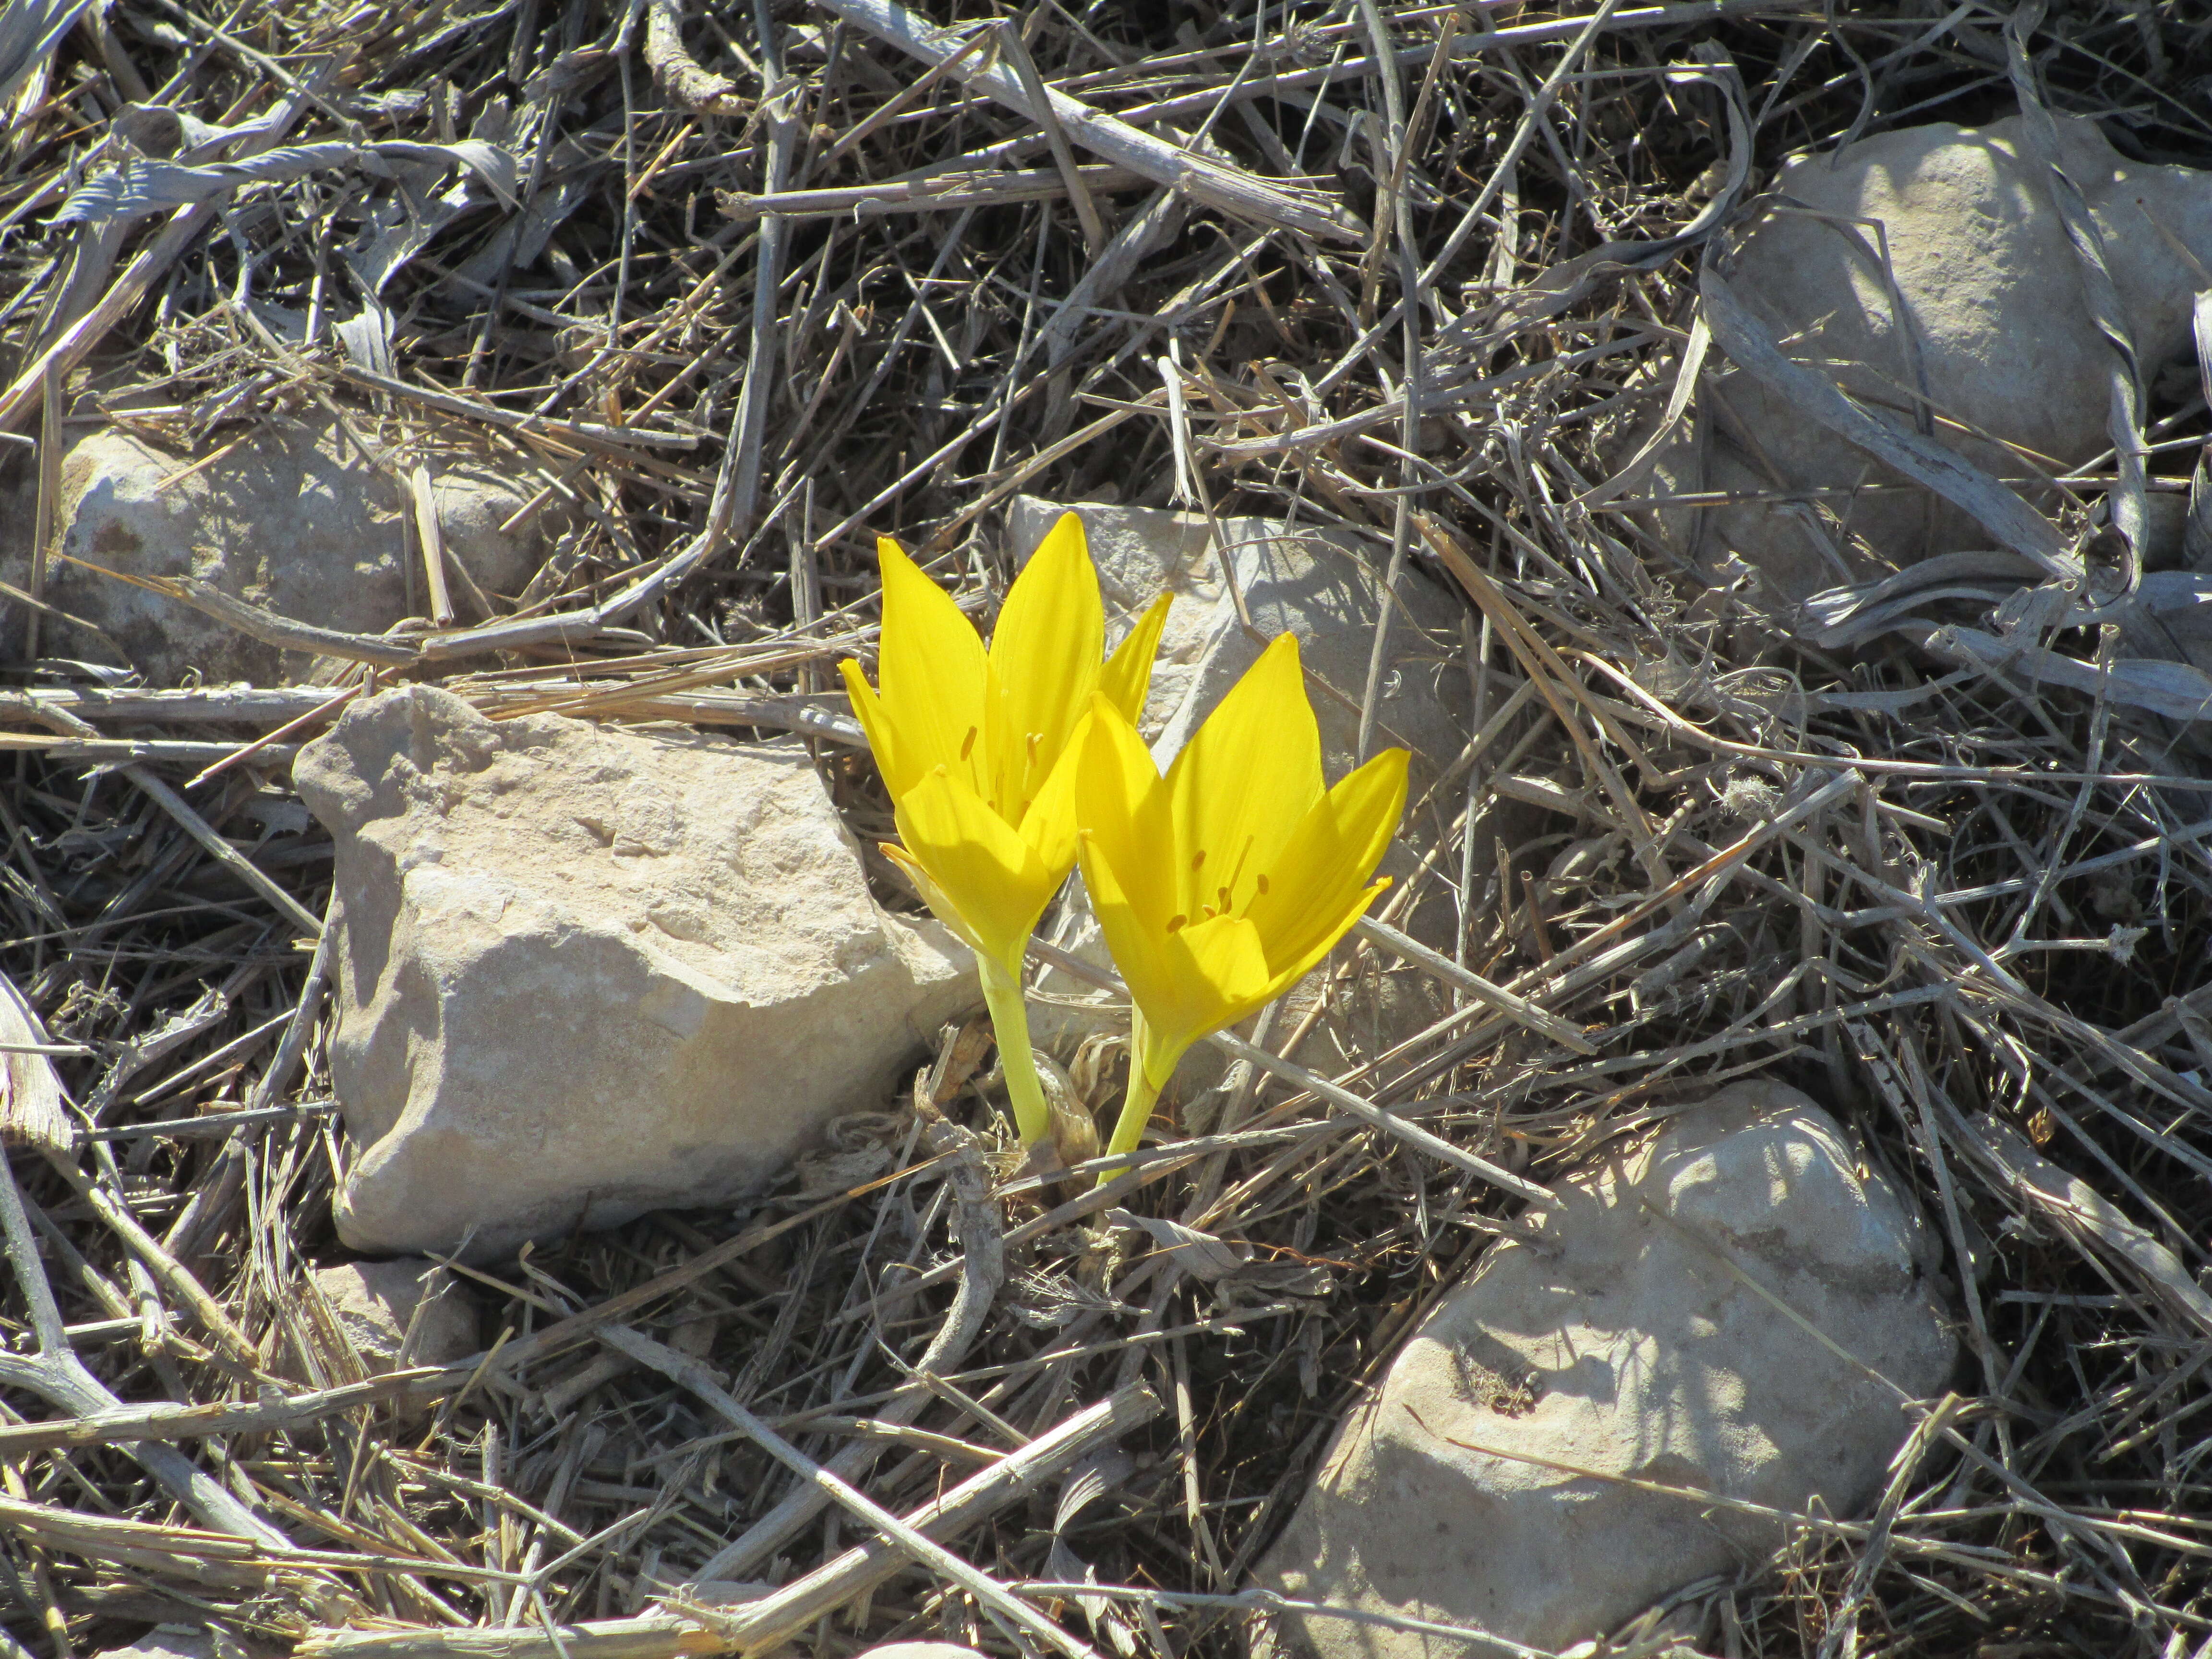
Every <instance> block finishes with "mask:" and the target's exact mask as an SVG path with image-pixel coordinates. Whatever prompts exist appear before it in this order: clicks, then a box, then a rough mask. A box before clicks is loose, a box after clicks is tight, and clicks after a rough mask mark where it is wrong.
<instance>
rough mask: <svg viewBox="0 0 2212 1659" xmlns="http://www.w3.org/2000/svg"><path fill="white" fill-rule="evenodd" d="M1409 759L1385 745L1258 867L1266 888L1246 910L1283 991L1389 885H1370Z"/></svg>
mask: <svg viewBox="0 0 2212 1659" xmlns="http://www.w3.org/2000/svg"><path fill="white" fill-rule="evenodd" d="M1406 765H1407V754H1406V751H1405V750H1402V749H1386V750H1383V752H1382V753H1381V754H1379V755H1377V756H1376V757H1375V758H1374V759H1373V760H1370V761H1369V762H1368V763H1367V764H1366V765H1364V766H1363V767H1361V768H1359V769H1358V770H1357V771H1355V772H1353V773H1352V775H1350V776H1348V777H1346V778H1344V779H1341V780H1340V781H1339V782H1338V783H1337V786H1336V787H1334V789H1332V790H1330V791H1329V792H1328V795H1327V796H1325V797H1324V798H1323V799H1321V800H1318V801H1316V802H1315V803H1314V804H1313V805H1312V807H1311V808H1310V809H1309V810H1308V811H1306V813H1305V814H1304V817H1301V818H1300V819H1299V820H1298V822H1297V824H1296V825H1295V826H1294V827H1293V828H1292V829H1291V835H1290V838H1289V839H1288V840H1287V841H1286V842H1285V843H1284V845H1283V847H1282V849H1281V850H1280V852H1279V853H1278V854H1277V855H1276V857H1275V859H1274V860H1273V862H1272V863H1271V864H1270V865H1269V866H1267V869H1266V870H1264V871H1263V872H1261V874H1263V875H1264V876H1265V877H1266V878H1267V881H1266V890H1265V891H1262V892H1258V893H1255V896H1253V899H1252V901H1251V902H1250V904H1249V906H1247V907H1246V908H1245V910H1244V915H1246V917H1247V918H1249V920H1250V921H1251V922H1252V925H1253V926H1254V927H1255V928H1256V929H1258V931H1259V934H1260V939H1261V945H1262V948H1263V949H1264V950H1265V951H1266V953H1267V964H1268V969H1269V978H1270V981H1272V982H1273V984H1274V985H1275V987H1276V990H1277V992H1278V993H1279V992H1280V990H1282V989H1283V988H1285V987H1288V986H1289V985H1290V984H1291V982H1292V981H1295V980H1297V978H1298V977H1299V976H1301V975H1304V973H1305V972H1306V971H1307V970H1308V969H1310V968H1311V967H1312V966H1313V965H1314V963H1317V962H1319V961H1320V960H1321V959H1322V957H1325V956H1327V955H1328V952H1329V950H1330V948H1331V947H1332V946H1334V945H1335V943H1336V942H1337V940H1338V939H1341V938H1343V937H1344V934H1345V932H1346V929H1348V928H1349V927H1351V926H1352V923H1353V922H1354V921H1357V920H1358V918H1359V916H1360V915H1363V914H1364V912H1365V910H1366V908H1367V907H1368V906H1369V905H1370V903H1372V902H1374V898H1375V895H1376V893H1379V892H1380V891H1382V890H1383V887H1384V886H1387V885H1388V883H1387V882H1383V883H1378V884H1376V885H1374V886H1372V887H1370V886H1368V885H1366V883H1367V878H1368V877H1370V875H1372V874H1373V873H1374V872H1375V866H1376V865H1377V864H1379V863H1380V862H1382V859H1383V854H1384V852H1386V851H1387V850H1388V849H1389V845H1390V837H1391V836H1393V835H1395V833H1396V832H1397V829H1398V819H1399V817H1400V816H1401V814H1402V813H1403V812H1404V811H1405V806H1406Z"/></svg>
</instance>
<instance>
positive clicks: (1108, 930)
mask: <svg viewBox="0 0 2212 1659" xmlns="http://www.w3.org/2000/svg"><path fill="white" fill-rule="evenodd" d="M1075 793H1076V816H1077V819H1078V822H1079V823H1080V824H1081V825H1082V830H1081V834H1080V837H1079V854H1080V856H1081V859H1082V861H1083V880H1084V884H1085V886H1086V887H1088V888H1089V889H1090V891H1091V904H1092V906H1093V907H1094V908H1096V910H1097V915H1098V925H1099V927H1100V929H1101V931H1102V932H1103V933H1104V934H1105V936H1106V944H1107V946H1108V948H1109V949H1110V950H1111V951H1113V953H1114V961H1115V965H1116V966H1117V967H1119V968H1120V969H1121V977H1122V979H1123V981H1125V982H1126V983H1127V985H1128V987H1129V997H1130V1000H1131V1002H1132V1003H1133V1005H1134V1009H1133V1013H1132V1016H1131V1029H1130V1057H1129V1092H1128V1097H1127V1100H1126V1102H1125V1103H1124V1104H1123V1106H1122V1108H1121V1121H1120V1122H1119V1123H1117V1124H1116V1125H1115V1129H1114V1139H1113V1140H1112V1142H1111V1143H1110V1144H1109V1146H1108V1148H1107V1150H1108V1151H1109V1152H1131V1151H1133V1150H1134V1149H1135V1147H1136V1146H1137V1142H1138V1139H1139V1136H1140V1135H1142V1133H1144V1127H1145V1121H1146V1119H1147V1118H1149V1117H1150V1116H1151V1115H1152V1104H1153V1103H1154V1102H1155V1101H1156V1100H1157V1099H1158V1097H1159V1092H1160V1091H1161V1090H1162V1089H1163V1088H1164V1087H1165V1086H1166V1085H1167V1081H1168V1079H1169V1078H1170V1076H1171V1075H1172V1074H1173V1073H1174V1072H1175V1068H1176V1061H1177V1060H1181V1059H1182V1054H1183V1050H1184V1049H1186V1048H1189V1047H1190V1045H1191V1044H1192V1043H1194V1042H1197V1041H1198V1040H1199V1038H1200V1037H1202V1036H1206V1034H1207V1033H1209V1032H1212V1031H1218V1030H1221V1029H1222V1027H1224V1026H1225V1025H1232V1024H1235V1023H1236V1022H1237V1021H1238V1020H1240V1019H1243V1018H1244V1017H1245V1016H1246V1015H1248V1014H1250V1013H1254V1012H1257V1011H1258V1010H1259V1009H1260V1008H1261V1007H1263V1006H1266V1005H1267V1003H1269V1002H1271V1001H1273V1000H1274V999H1275V998H1276V997H1278V996H1280V995H1281V994H1283V992H1284V991H1285V990H1286V989H1288V988H1289V987H1290V986H1291V984H1292V983H1293V982H1295V981H1297V979H1298V978H1299V977H1301V976H1302V975H1304V974H1305V973H1306V972H1307V971H1308V970H1309V969H1311V968H1312V967H1313V966H1314V965H1315V964H1316V963H1318V962H1319V961H1320V960H1321V959H1322V957H1325V956H1327V955H1328V951H1329V949H1330V947H1331V946H1333V945H1334V944H1335V943H1336V942H1337V940H1338V939H1341V938H1343V937H1344V934H1345V932H1346V929H1347V928H1349V927H1351V926H1352V923H1353V922H1354V921H1358V919H1359V917H1360V915H1362V914H1363V913H1364V911H1365V910H1366V908H1367V907H1368V905H1369V904H1370V902H1373V900H1374V897H1375V896H1376V894H1377V893H1379V892H1381V891H1382V890H1383V888H1384V887H1386V886H1388V885H1389V878H1387V877H1386V878H1383V879H1382V880H1380V881H1376V882H1375V883H1374V884H1371V885H1370V884H1368V879H1367V878H1368V877H1369V876H1370V875H1372V874H1373V873H1374V870H1375V866H1376V863H1378V862H1379V861H1380V860H1381V859H1382V857H1383V850H1384V849H1385V848H1388V847H1389V844H1390V837H1391V836H1392V835H1393V834H1395V832H1396V830H1397V828H1398V818H1399V815H1400V814H1401V812H1403V811H1404V810H1405V806H1406V751H1405V750H1402V749H1390V750H1384V751H1383V753H1382V754H1379V755H1377V756H1376V757H1375V758H1374V759H1372V760H1370V761H1369V762H1368V763H1367V764H1366V765H1364V766H1363V767H1361V768H1360V769H1358V771H1356V772H1354V773H1352V775H1350V776H1348V777H1346V778H1345V779H1344V780H1342V781H1340V782H1339V783H1338V784H1337V786H1336V787H1334V789H1330V790H1327V791H1324V790H1323V789H1322V771H1321V732H1320V729H1319V727H1318V726H1316V723H1315V720H1314V714H1313V708H1312V706H1311V705H1310V704H1309V703H1308V702H1306V694H1305V684H1304V679H1303V678H1302V677H1301V675H1300V672H1299V669H1298V647H1297V640H1296V639H1295V638H1294V637H1292V636H1291V635H1283V636H1282V637H1281V638H1280V639H1278V640H1277V641H1275V642H1274V643H1273V645H1270V646H1269V647H1267V649H1266V650H1265V651H1264V652H1262V653H1261V655H1260V659H1259V661H1258V662H1256V663H1255V664H1254V665H1252V667H1251V668H1250V669H1249V671H1247V672H1246V673H1245V675H1244V677H1243V678H1242V679H1240V680H1239V681H1237V684H1236V685H1235V686H1234V687H1232V688H1231V690H1230V692H1229V695H1228V696H1225V697H1224V698H1223V699H1222V700H1221V702H1220V704H1219V706H1218V707H1217V708H1215V709H1214V711H1213V712H1212V714H1210V715H1208V716H1207V717H1206V723H1205V724H1204V725H1203V726H1200V727H1199V729H1198V732H1197V735H1196V736H1194V737H1193V738H1191V740H1190V742H1189V744H1188V746H1187V747H1185V749H1184V750H1183V751H1182V753H1181V754H1180V755H1178V756H1176V759H1175V763H1174V764H1173V765H1171V766H1170V768H1169V769H1168V775H1167V776H1166V778H1165V779H1162V778H1161V776H1160V774H1159V769H1158V767H1157V766H1155V765H1154V764H1153V763H1152V755H1151V752H1150V751H1149V750H1146V747H1145V744H1144V741H1143V739H1142V738H1139V737H1138V735H1137V733H1136V730H1135V728H1134V727H1133V726H1131V725H1130V723H1129V721H1128V720H1127V719H1126V718H1124V717H1123V715H1122V714H1121V711H1120V710H1118V709H1116V708H1113V707H1111V706H1110V705H1109V704H1107V703H1105V702H1103V700H1101V701H1100V702H1097V704H1096V705H1094V712H1093V717H1092V719H1091V726H1090V729H1089V730H1088V732H1085V734H1084V738H1083V750H1082V754H1081V758H1080V762H1079V768H1078V771H1077V775H1076V784H1075Z"/></svg>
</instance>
